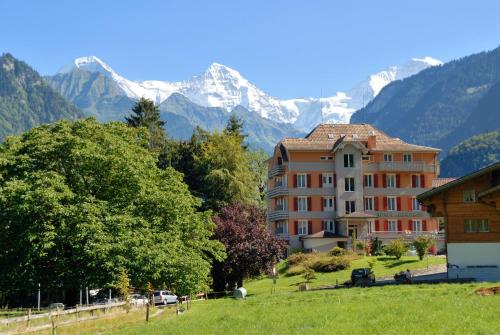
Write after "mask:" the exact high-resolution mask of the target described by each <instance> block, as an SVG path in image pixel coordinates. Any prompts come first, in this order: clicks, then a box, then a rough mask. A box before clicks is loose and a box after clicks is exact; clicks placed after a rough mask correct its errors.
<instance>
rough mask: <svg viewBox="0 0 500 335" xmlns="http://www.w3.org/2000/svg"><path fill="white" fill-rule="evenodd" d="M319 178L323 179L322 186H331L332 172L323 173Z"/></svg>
mask: <svg viewBox="0 0 500 335" xmlns="http://www.w3.org/2000/svg"><path fill="white" fill-rule="evenodd" d="M321 178H322V179H323V187H325V188H333V173H323V175H322V176H321ZM326 181H329V182H326Z"/></svg>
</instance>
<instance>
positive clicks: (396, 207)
mask: <svg viewBox="0 0 500 335" xmlns="http://www.w3.org/2000/svg"><path fill="white" fill-rule="evenodd" d="M391 203H392V204H393V205H394V206H390V205H391ZM391 207H392V209H391ZM387 210H388V211H389V212H395V211H397V210H398V204H397V200H396V197H387Z"/></svg>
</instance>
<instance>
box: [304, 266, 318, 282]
mask: <svg viewBox="0 0 500 335" xmlns="http://www.w3.org/2000/svg"><path fill="white" fill-rule="evenodd" d="M303 277H304V279H305V280H306V283H310V282H311V280H314V279H316V274H315V273H314V271H313V270H312V269H310V268H306V269H305V271H304V274H303Z"/></svg>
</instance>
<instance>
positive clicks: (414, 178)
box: [411, 174, 422, 188]
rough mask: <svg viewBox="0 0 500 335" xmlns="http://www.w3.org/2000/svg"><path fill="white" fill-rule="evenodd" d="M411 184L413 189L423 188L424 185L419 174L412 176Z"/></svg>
mask: <svg viewBox="0 0 500 335" xmlns="http://www.w3.org/2000/svg"><path fill="white" fill-rule="evenodd" d="M411 184H412V187H413V188H419V187H421V185H422V183H421V180H420V175H418V174H413V175H411Z"/></svg>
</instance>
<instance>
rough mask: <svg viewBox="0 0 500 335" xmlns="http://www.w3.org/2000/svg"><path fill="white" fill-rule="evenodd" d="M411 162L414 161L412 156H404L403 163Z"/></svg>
mask: <svg viewBox="0 0 500 335" xmlns="http://www.w3.org/2000/svg"><path fill="white" fill-rule="evenodd" d="M411 161H413V157H412V155H411V154H403V162H407V163H409V162H411Z"/></svg>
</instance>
